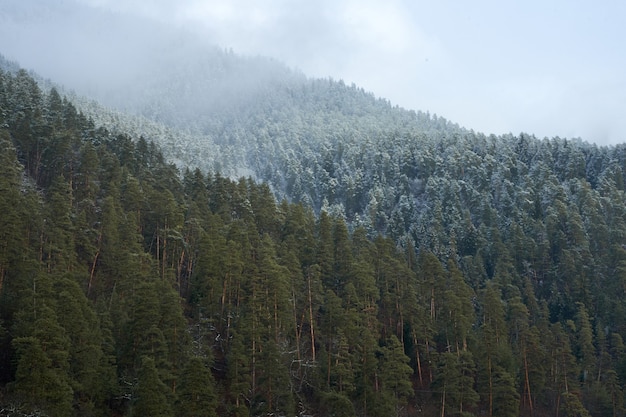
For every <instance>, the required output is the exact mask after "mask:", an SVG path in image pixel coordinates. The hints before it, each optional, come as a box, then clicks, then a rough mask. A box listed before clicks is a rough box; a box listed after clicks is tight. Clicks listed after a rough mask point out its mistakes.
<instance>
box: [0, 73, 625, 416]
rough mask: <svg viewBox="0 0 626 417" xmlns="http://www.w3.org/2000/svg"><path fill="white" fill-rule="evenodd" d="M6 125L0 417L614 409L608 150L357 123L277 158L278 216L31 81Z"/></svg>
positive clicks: (617, 411) (620, 355)
mask: <svg viewBox="0 0 626 417" xmlns="http://www.w3.org/2000/svg"><path fill="white" fill-rule="evenodd" d="M333 85H334V84H332V83H329V86H325V87H322V86H319V85H317V86H316V87H315V88H316V89H318V90H319V91H318V93H320V91H326V90H327V89H329V88H331V87H332V86H333ZM331 89H332V88H331ZM320 94H321V93H320ZM357 95H358V94H357ZM383 107H385V106H383ZM385 108H386V107H385ZM0 110H1V112H0V123H2V125H1V126H0V145H1V146H0V162H1V163H0V171H1V172H0V173H1V174H2V175H0V212H1V213H2V216H0V324H1V326H0V370H1V372H0V385H1V387H0V388H2V390H1V394H0V405H2V406H4V405H5V404H6V405H7V406H8V405H11V406H13V407H18V408H19V409H20V410H21V411H22V412H24V413H26V412H31V411H34V410H36V409H39V410H43V412H46V413H47V414H49V415H58V416H104V415H136V416H139V415H142V416H144V415H154V416H156V415H189V416H193V415H198V416H200V415H205V416H215V415H225V416H248V415H270V414H273V415H286V416H287V415H297V414H302V415H306V414H309V415H320V416H322V415H324V416H357V415H358V416H361V415H363V416H365V415H367V416H374V415H380V416H390V415H398V416H416V415H421V414H428V413H437V414H438V415H462V416H469V415H486V416H513V415H521V416H545V415H557V414H558V415H562V416H569V415H572V416H574V415H577V416H587V415H589V416H593V417H595V416H603V415H614V416H623V415H624V414H625V411H624V410H625V406H624V404H625V398H624V387H625V386H626V356H625V355H626V349H625V348H624V343H623V340H624V338H625V337H626V333H625V332H626V307H625V304H624V298H625V296H626V249H625V248H624V244H625V243H624V242H626V220H625V219H626V209H625V207H626V197H625V193H624V182H623V172H622V171H623V169H625V168H626V151H625V149H624V147H623V146H616V147H613V148H597V147H594V146H590V145H587V144H584V143H580V142H568V141H563V140H560V139H554V140H543V141H539V140H536V139H535V138H531V137H528V136H527V135H520V136H519V137H514V136H503V137H499V138H498V137H495V136H493V137H485V136H483V135H480V134H475V133H473V132H467V131H464V130H462V129H458V128H456V127H452V126H449V125H448V124H447V123H445V122H443V121H440V120H439V119H438V118H434V117H433V118H430V117H428V118H426V119H427V120H426V119H424V120H422V122H421V123H423V126H431V130H426V131H425V132H424V133H423V134H422V133H419V132H404V133H402V134H400V133H398V135H391V134H388V133H384V134H383V133H382V132H381V131H380V129H374V127H373V125H370V128H368V129H369V130H368V131H370V133H371V135H369V136H367V135H366V137H360V136H359V135H356V134H355V135H354V136H355V137H352V136H351V135H350V134H348V133H346V134H345V135H346V136H349V137H347V138H345V137H334V136H333V137H332V140H331V139H329V142H328V143H327V146H321V147H320V148H319V149H318V150H319V152H313V154H315V155H318V154H319V158H320V159H319V160H309V159H307V158H308V157H307V158H304V157H303V158H302V160H301V161H299V162H298V164H300V167H299V168H297V169H296V167H291V168H293V169H294V171H290V170H291V168H289V169H288V170H287V171H284V172H285V173H284V175H285V177H284V178H283V177H282V175H283V174H282V173H281V172H282V171H281V169H283V168H284V167H283V166H281V164H283V163H286V160H283V159H281V158H282V156H281V157H278V158H277V159H276V160H275V161H274V162H273V163H275V164H276V166H275V167H274V168H275V169H272V170H266V171H264V172H265V174H264V175H266V177H267V179H268V180H271V181H278V180H281V181H282V180H285V182H286V184H287V187H288V188H289V189H291V190H293V192H294V193H298V194H297V196H296V195H295V194H294V195H292V196H291V198H292V199H293V200H300V201H302V202H301V203H298V204H292V203H290V202H289V201H288V200H283V201H282V202H281V203H279V204H277V203H276V200H275V199H274V196H273V195H272V192H277V193H280V192H281V190H280V189H278V188H274V187H272V186H270V185H268V184H257V183H256V182H254V181H253V180H251V179H241V180H238V181H233V180H231V179H229V178H227V177H224V176H221V175H219V174H204V173H203V172H201V171H200V170H194V171H190V170H187V171H186V172H185V174H184V175H182V176H181V175H180V173H179V172H178V170H177V168H176V167H175V166H173V165H171V164H168V163H167V162H166V160H165V159H164V157H163V155H162V154H161V153H160V151H159V149H158V147H157V146H156V145H155V144H154V143H152V142H148V141H147V140H145V139H143V138H139V139H134V138H132V137H131V136H129V135H127V134H115V135H113V134H110V133H109V132H108V131H106V130H104V129H96V128H95V127H94V125H93V123H92V122H89V121H87V120H86V119H85V118H84V117H83V116H81V114H79V113H77V111H76V109H75V108H74V107H73V106H72V105H71V104H70V103H69V102H68V101H67V100H66V99H64V98H62V97H61V96H60V95H59V94H58V92H56V91H54V90H52V91H50V92H42V91H41V90H39V88H38V87H37V85H36V83H34V81H33V80H32V79H30V77H29V76H28V75H27V74H26V73H24V72H19V73H17V74H7V73H2V72H0ZM405 116H406V115H405ZM415 116H416V117H418V118H419V117H422V116H419V115H415ZM331 124H332V123H331ZM376 132H377V133H376ZM275 133H276V132H273V133H270V132H269V131H265V132H264V133H263V135H262V136H263V137H264V138H266V139H268V141H269V142H267V143H265V142H263V143H261V142H259V146H269V144H271V141H270V138H271V137H272V135H273V134H275ZM276 134H278V133H276ZM228 135H230V133H229V134H228ZM357 137H358V138H359V140H363V141H365V142H363V145H362V146H361V145H359V146H358V147H357V146H355V143H357V142H353V141H356V139H357ZM344 139H345V140H344ZM358 143H361V142H358ZM365 143H367V145H365ZM303 146H304V145H303ZM277 149H278V148H277ZM275 151H276V152H279V150H275ZM280 152H282V151H280ZM283 156H284V155H283ZM257 162H258V163H259V164H260V161H257ZM306 164H310V166H304V165H306ZM296 171H297V172H298V175H295V174H294V172H296ZM309 174H310V175H309ZM353 174H354V175H353ZM307 175H308V176H307ZM300 176H301V178H300ZM261 177H263V176H261ZM357 179H358V181H357ZM317 180H319V181H320V182H319V183H316V181H317ZM271 181H270V182H271ZM296 190H297V191H296ZM324 198H326V201H325V202H324ZM303 202H307V203H313V206H312V207H309V206H307V205H305V204H304V203H303ZM344 203H345V204H344ZM321 207H324V210H322V211H321V212H319V209H320V208H321ZM316 210H317V211H316ZM315 213H319V214H318V215H317V216H316V214H315ZM379 231H380V232H385V233H386V236H385V235H384V234H379V233H378V232H379Z"/></svg>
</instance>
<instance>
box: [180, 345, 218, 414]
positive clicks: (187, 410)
mask: <svg viewBox="0 0 626 417" xmlns="http://www.w3.org/2000/svg"><path fill="white" fill-rule="evenodd" d="M216 407H217V395H216V391H215V381H214V379H213V375H212V374H211V370H210V369H209V368H208V367H207V364H206V361H205V359H203V358H201V357H198V356H194V357H191V358H190V359H189V360H188V361H187V362H186V364H185V367H184V368H183V370H182V374H181V379H180V385H179V388H178V402H177V407H176V410H177V412H176V413H177V415H179V416H189V417H217V412H216V411H215V410H216Z"/></svg>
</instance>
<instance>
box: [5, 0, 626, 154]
mask: <svg viewBox="0 0 626 417" xmlns="http://www.w3.org/2000/svg"><path fill="white" fill-rule="evenodd" d="M431 3H432V4H431ZM625 8H626V6H624V5H622V4H621V3H619V2H602V3H594V4H590V5H589V6H585V5H583V4H582V3H578V2H576V3H572V2H565V1H554V2H550V4H549V5H546V4H545V3H541V2H538V1H537V2H535V1H529V2H524V5H521V4H514V3H511V2H492V1H484V0H480V1H478V2H471V3H465V2H455V1H443V2H430V3H428V4H427V3H426V2H421V1H418V2H410V1H400V0H390V1H387V2H377V1H373V0H366V1H359V2H357V1H350V0H348V1H339V2H337V1H330V0H324V1H320V2H308V1H290V2H287V1H281V0H259V1H252V0H237V1H231V2H214V1H199V0H186V1H175V0H159V1H142V0H132V1H129V0H63V1H58V2H50V1H46V0H3V2H2V3H1V4H0V53H1V54H3V55H4V56H5V57H7V58H9V59H12V60H15V61H18V62H19V63H20V64H21V65H22V66H24V67H27V68H29V69H33V70H35V71H37V72H38V73H40V74H41V75H43V76H44V77H47V78H50V79H52V80H54V81H57V82H60V83H63V84H65V85H67V86H69V87H71V88H73V89H75V90H77V91H78V92H80V93H84V94H91V95H94V96H96V97H98V98H100V99H101V100H104V101H105V102H108V104H114V105H118V106H123V105H124V104H127V105H128V104H129V103H120V96H119V92H120V91H122V92H129V91H134V90H133V88H135V89H136V88H137V86H141V88H142V89H145V88H146V87H145V86H144V85H142V84H141V81H144V80H145V79H146V71H150V70H156V69H157V68H158V67H159V65H162V64H164V63H165V65H168V66H172V65H174V63H175V62H176V60H178V62H180V63H189V62H191V61H189V60H188V59H190V58H193V57H195V56H196V55H198V54H202V53H204V52H200V51H204V50H205V49H203V48H208V45H217V46H218V47H219V48H232V49H233V50H234V52H235V53H238V54H244V55H248V56H256V55H259V54H261V55H266V56H269V57H274V58H277V59H278V60H280V61H282V62H285V63H286V64H287V65H289V66H290V67H291V68H295V69H298V70H302V71H303V72H304V73H305V74H306V75H308V76H315V77H333V78H335V79H343V80H345V81H346V82H347V83H352V82H354V83H356V84H357V85H359V86H361V87H363V88H365V89H366V90H368V91H372V92H374V93H375V94H376V95H377V96H380V97H384V98H387V99H389V100H391V101H392V103H393V104H397V105H400V106H402V107H405V108H409V109H415V110H423V111H430V112H431V113H436V114H438V115H441V116H443V117H446V118H447V119H449V120H451V121H453V122H456V123H459V124H461V125H463V126H465V127H467V128H471V129H474V130H477V131H481V132H484V133H496V134H501V133H509V132H511V133H514V134H517V133H519V132H522V131H523V132H528V133H531V134H535V135H536V136H538V137H544V136H548V137H553V136H560V137H569V138H573V137H581V138H583V139H584V140H587V141H590V142H596V143H599V144H610V143H617V142H623V141H624V140H625V139H626V118H624V117H623V115H622V113H623V103H625V102H626V80H625V79H624V77H623V74H625V73H626V63H625V60H626V57H625V56H624V55H625V54H624V53H623V52H622V50H623V47H622V46H621V45H620V42H621V40H623V39H625V38H626V34H625V33H624V32H625V30H626V29H624V27H623V25H622V24H621V19H622V17H624V15H625V11H626V10H625ZM206 50H210V48H209V49H206ZM181 65H182V70H184V69H185V68H184V67H185V65H186V64H184V65H183V64H181ZM163 74H165V73H163ZM135 92H136V91H135ZM222 98H223V97H222Z"/></svg>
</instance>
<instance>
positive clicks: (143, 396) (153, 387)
mask: <svg viewBox="0 0 626 417" xmlns="http://www.w3.org/2000/svg"><path fill="white" fill-rule="evenodd" d="M169 393H170V391H169V389H168V388H167V386H166V385H165V384H164V383H163V382H162V381H161V379H160V378H159V375H158V372H157V368H156V367H155V365H154V360H153V359H151V358H149V357H147V356H144V357H142V358H141V368H140V370H139V374H138V379H137V386H136V387H135V389H134V394H133V402H132V405H131V415H133V416H137V417H139V416H151V417H171V416H174V413H173V412H172V407H171V404H170V402H169V400H168V396H169Z"/></svg>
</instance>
